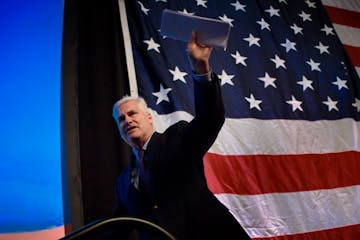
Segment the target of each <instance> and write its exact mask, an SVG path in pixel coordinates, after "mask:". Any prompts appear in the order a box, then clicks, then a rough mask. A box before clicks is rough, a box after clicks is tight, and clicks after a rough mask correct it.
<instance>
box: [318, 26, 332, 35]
mask: <svg viewBox="0 0 360 240" xmlns="http://www.w3.org/2000/svg"><path fill="white" fill-rule="evenodd" d="M333 30H334V29H333V28H331V27H328V26H327V25H326V24H324V27H323V28H322V29H321V31H323V32H325V34H326V36H327V35H329V34H330V35H335V33H334V32H333Z"/></svg>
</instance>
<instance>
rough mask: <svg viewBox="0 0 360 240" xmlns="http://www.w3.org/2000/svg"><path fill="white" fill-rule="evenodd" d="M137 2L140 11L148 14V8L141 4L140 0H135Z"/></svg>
mask: <svg viewBox="0 0 360 240" xmlns="http://www.w3.org/2000/svg"><path fill="white" fill-rule="evenodd" d="M137 3H138V4H139V5H140V9H141V11H142V12H143V13H145V14H146V15H147V14H148V11H150V9H148V8H146V7H145V6H144V4H142V2H140V1H137Z"/></svg>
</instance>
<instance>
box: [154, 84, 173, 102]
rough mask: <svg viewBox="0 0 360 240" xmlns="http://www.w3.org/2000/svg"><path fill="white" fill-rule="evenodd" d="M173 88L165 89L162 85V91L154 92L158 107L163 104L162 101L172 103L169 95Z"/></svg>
mask: <svg viewBox="0 0 360 240" xmlns="http://www.w3.org/2000/svg"><path fill="white" fill-rule="evenodd" d="M171 90H172V89H171V88H166V89H164V87H163V85H162V84H161V83H160V91H159V92H153V93H152V94H153V95H154V96H156V97H157V98H158V99H157V100H156V105H158V104H159V103H161V102H162V101H166V102H170V100H169V97H168V96H167V94H168V93H169V92H170V91H171Z"/></svg>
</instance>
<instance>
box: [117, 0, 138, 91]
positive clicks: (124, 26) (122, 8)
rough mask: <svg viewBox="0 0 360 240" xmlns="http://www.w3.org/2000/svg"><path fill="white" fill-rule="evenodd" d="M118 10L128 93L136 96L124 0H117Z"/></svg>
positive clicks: (136, 88)
mask: <svg viewBox="0 0 360 240" xmlns="http://www.w3.org/2000/svg"><path fill="white" fill-rule="evenodd" d="M118 5H119V12H120V22H121V29H122V32H123V37H124V47H125V55H126V67H127V71H128V77H129V87H130V95H131V96H138V87H137V82H136V73H135V66H134V58H133V53H132V47H131V39H130V32H129V25H128V21H127V16H126V7H125V0H118Z"/></svg>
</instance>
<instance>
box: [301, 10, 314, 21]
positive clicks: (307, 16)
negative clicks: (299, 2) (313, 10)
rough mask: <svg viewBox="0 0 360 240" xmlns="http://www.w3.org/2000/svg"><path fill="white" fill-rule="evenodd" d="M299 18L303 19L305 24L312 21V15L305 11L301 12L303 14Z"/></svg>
mask: <svg viewBox="0 0 360 240" xmlns="http://www.w3.org/2000/svg"><path fill="white" fill-rule="evenodd" d="M299 16H300V17H301V18H302V20H303V22H305V21H306V20H308V21H310V22H311V21H312V20H311V18H310V16H311V15H310V14H307V13H305V12H304V11H301V13H300V14H299Z"/></svg>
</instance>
